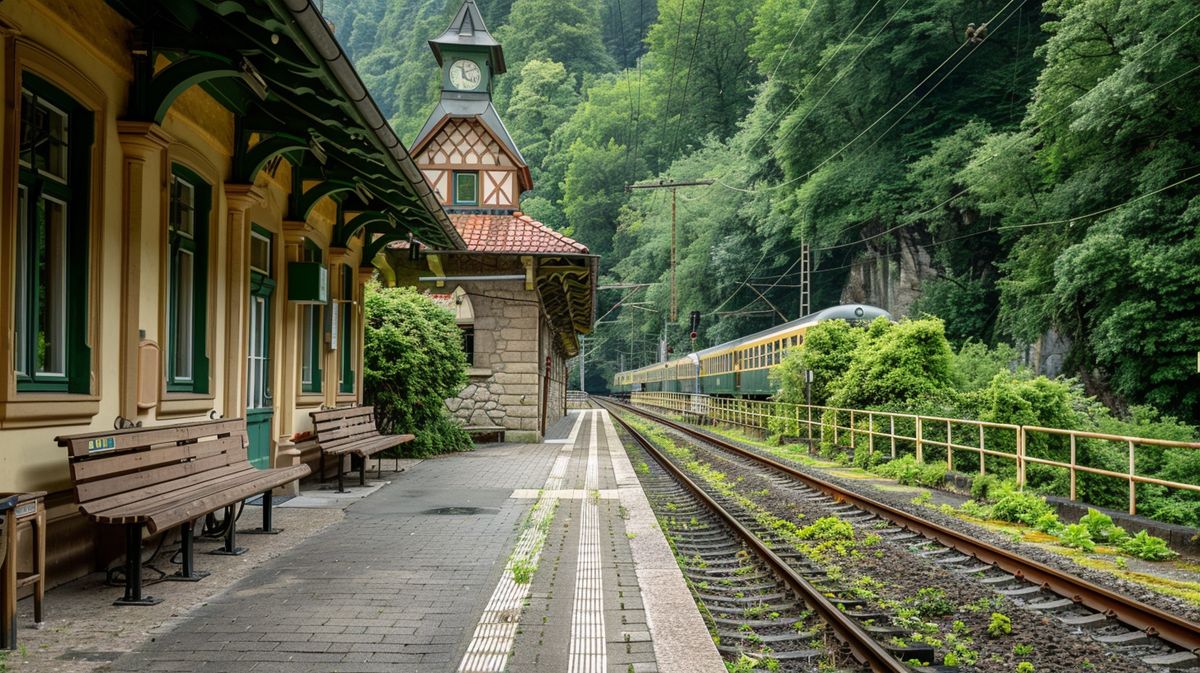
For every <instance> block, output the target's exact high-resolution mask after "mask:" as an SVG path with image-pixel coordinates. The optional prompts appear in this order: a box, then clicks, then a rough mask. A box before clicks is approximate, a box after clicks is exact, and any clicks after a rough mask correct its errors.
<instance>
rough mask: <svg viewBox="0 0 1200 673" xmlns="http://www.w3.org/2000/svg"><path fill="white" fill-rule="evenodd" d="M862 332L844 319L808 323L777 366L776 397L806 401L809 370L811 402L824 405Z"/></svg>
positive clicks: (859, 340)
mask: <svg viewBox="0 0 1200 673" xmlns="http://www.w3.org/2000/svg"><path fill="white" fill-rule="evenodd" d="M864 334H865V333H864V331H863V330H862V329H861V328H859V327H854V326H852V325H851V324H850V323H848V322H846V321H845V320H826V321H824V322H819V323H817V324H816V325H813V326H812V327H810V328H809V329H808V331H806V332H805V333H804V343H803V344H801V346H800V348H799V349H794V350H792V351H790V352H789V353H788V355H787V357H785V358H784V360H783V364H782V365H780V366H779V368H778V369H777V370H776V371H777V374H776V376H778V377H779V394H778V396H777V397H778V398H779V399H780V400H781V401H783V402H792V403H795V404H806V403H807V401H808V397H807V395H806V394H805V376H806V373H807V372H809V371H811V372H812V373H813V381H812V403H813V404H815V405H818V406H821V405H824V404H825V403H826V402H828V401H829V397H830V395H831V393H832V391H833V390H834V389H836V387H837V384H838V381H839V380H840V379H841V377H842V375H843V374H845V373H846V370H847V369H849V368H850V363H851V362H852V361H853V359H854V353H855V351H856V350H857V349H858V346H859V344H860V343H861V342H862V340H863V337H864Z"/></svg>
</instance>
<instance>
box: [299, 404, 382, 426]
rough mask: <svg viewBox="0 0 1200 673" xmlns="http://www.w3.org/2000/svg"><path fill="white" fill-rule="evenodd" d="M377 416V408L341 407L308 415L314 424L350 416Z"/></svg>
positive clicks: (311, 412) (312, 412)
mask: <svg viewBox="0 0 1200 673" xmlns="http://www.w3.org/2000/svg"><path fill="white" fill-rule="evenodd" d="M374 414H375V407H372V406H362V407H339V408H337V409H324V410H322V411H310V412H308V415H309V416H311V417H312V419H313V422H314V423H318V422H321V421H331V420H336V419H339V418H347V417H350V416H363V415H366V416H371V415H374Z"/></svg>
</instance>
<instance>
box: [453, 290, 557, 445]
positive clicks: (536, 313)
mask: <svg viewBox="0 0 1200 673" xmlns="http://www.w3.org/2000/svg"><path fill="white" fill-rule="evenodd" d="M448 285H449V284H448ZM460 285H461V286H462V288H463V290H465V291H466V292H467V294H468V295H469V296H470V298H471V304H472V306H473V307H474V309H475V366H474V367H472V368H471V370H470V371H469V372H468V373H469V375H470V383H469V384H468V385H467V387H466V388H464V389H463V391H462V392H461V393H459V394H458V396H457V397H454V398H451V399H449V400H447V401H446V405H447V406H448V407H449V409H450V411H451V412H453V413H454V415H455V416H456V417H457V418H459V419H461V420H462V422H463V423H464V424H465V425H467V426H499V427H503V428H505V430H506V432H505V436H506V439H508V440H509V441H537V440H538V439H540V438H541V431H540V428H539V424H538V419H539V414H540V412H541V406H540V404H541V399H540V391H541V382H542V379H541V376H542V369H543V366H544V364H543V363H544V359H543V358H544V356H543V355H542V354H541V348H540V346H541V344H540V343H539V341H540V339H539V334H538V333H539V331H540V330H539V324H540V323H541V320H542V318H541V310H540V306H539V304H538V298H537V293H536V292H533V291H527V290H525V286H524V283H523V282H521V281H491V282H486V283H484V282H463V283H461V284H460ZM439 291H441V290H439ZM445 291H448V292H453V291H454V287H451V286H448V287H447V288H446V290H445Z"/></svg>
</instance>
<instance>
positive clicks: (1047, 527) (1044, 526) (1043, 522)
mask: <svg viewBox="0 0 1200 673" xmlns="http://www.w3.org/2000/svg"><path fill="white" fill-rule="evenodd" d="M1033 527H1034V528H1036V529H1038V530H1040V531H1041V532H1043V533H1046V534H1048V535H1058V534H1059V533H1061V532H1062V529H1063V525H1062V522H1061V521H1059V520H1058V515H1057V514H1055V513H1054V512H1046V513H1045V514H1042V515H1041V516H1039V517H1038V518H1037V521H1034V522H1033Z"/></svg>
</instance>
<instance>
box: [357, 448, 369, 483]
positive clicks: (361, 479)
mask: <svg viewBox="0 0 1200 673" xmlns="http://www.w3.org/2000/svg"><path fill="white" fill-rule="evenodd" d="M358 485H359V486H366V485H367V457H366V456H365V455H362V456H359V457H358Z"/></svg>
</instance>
